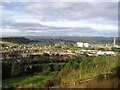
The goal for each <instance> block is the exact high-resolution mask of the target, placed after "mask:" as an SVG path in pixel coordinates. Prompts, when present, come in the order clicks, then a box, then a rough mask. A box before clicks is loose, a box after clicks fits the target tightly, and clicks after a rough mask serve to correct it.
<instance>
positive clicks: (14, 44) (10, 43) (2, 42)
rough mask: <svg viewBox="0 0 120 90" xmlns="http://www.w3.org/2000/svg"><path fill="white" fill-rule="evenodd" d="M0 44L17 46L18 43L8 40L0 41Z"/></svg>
mask: <svg viewBox="0 0 120 90" xmlns="http://www.w3.org/2000/svg"><path fill="white" fill-rule="evenodd" d="M0 44H3V45H6V46H17V45H18V44H16V43H12V42H8V41H0Z"/></svg>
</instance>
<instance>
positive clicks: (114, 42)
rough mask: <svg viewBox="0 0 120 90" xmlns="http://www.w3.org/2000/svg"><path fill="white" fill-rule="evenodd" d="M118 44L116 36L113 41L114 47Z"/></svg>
mask: <svg viewBox="0 0 120 90" xmlns="http://www.w3.org/2000/svg"><path fill="white" fill-rule="evenodd" d="M115 46H116V38H115V37H114V41H113V47H115Z"/></svg>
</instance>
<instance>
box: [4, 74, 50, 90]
mask: <svg viewBox="0 0 120 90" xmlns="http://www.w3.org/2000/svg"><path fill="white" fill-rule="evenodd" d="M49 78H50V76H47V75H35V76H20V77H13V78H9V79H5V80H3V87H5V88H7V87H9V88H10V87H11V88H12V87H17V88H42V87H45V82H46V80H48V79H49Z"/></svg>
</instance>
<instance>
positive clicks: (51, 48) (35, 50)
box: [0, 38, 120, 60]
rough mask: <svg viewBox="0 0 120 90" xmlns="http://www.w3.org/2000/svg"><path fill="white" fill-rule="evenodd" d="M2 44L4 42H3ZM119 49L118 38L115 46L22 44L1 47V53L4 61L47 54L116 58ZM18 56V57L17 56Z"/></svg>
mask: <svg viewBox="0 0 120 90" xmlns="http://www.w3.org/2000/svg"><path fill="white" fill-rule="evenodd" d="M1 44H2V42H1ZM114 48H115V49H119V48H120V46H118V45H116V38H114V40H113V44H93V45H90V44H89V43H84V42H76V43H65V42H62V41H61V42H57V43H47V44H46V45H42V44H39V43H38V44H36V43H35V44H34V43H33V44H20V45H13V46H3V47H0V52H1V53H2V55H3V58H4V59H11V60H12V59H14V58H15V59H16V60H17V59H20V57H21V58H22V57H28V56H30V55H42V54H44V53H47V54H49V55H52V54H60V55H83V54H86V55H88V56H98V55H108V56H111V55H113V56H116V55H118V54H119V53H118V52H115V51H114V50H113V49H114ZM14 52H15V54H16V56H15V55H9V54H8V53H14ZM17 54H18V55H17Z"/></svg>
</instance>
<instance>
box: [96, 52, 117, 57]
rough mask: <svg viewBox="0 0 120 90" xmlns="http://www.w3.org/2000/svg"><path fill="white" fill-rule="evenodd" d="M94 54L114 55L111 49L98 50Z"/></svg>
mask: <svg viewBox="0 0 120 90" xmlns="http://www.w3.org/2000/svg"><path fill="white" fill-rule="evenodd" d="M96 55H114V56H115V55H116V54H115V52H113V51H98V52H97V53H96Z"/></svg>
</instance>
